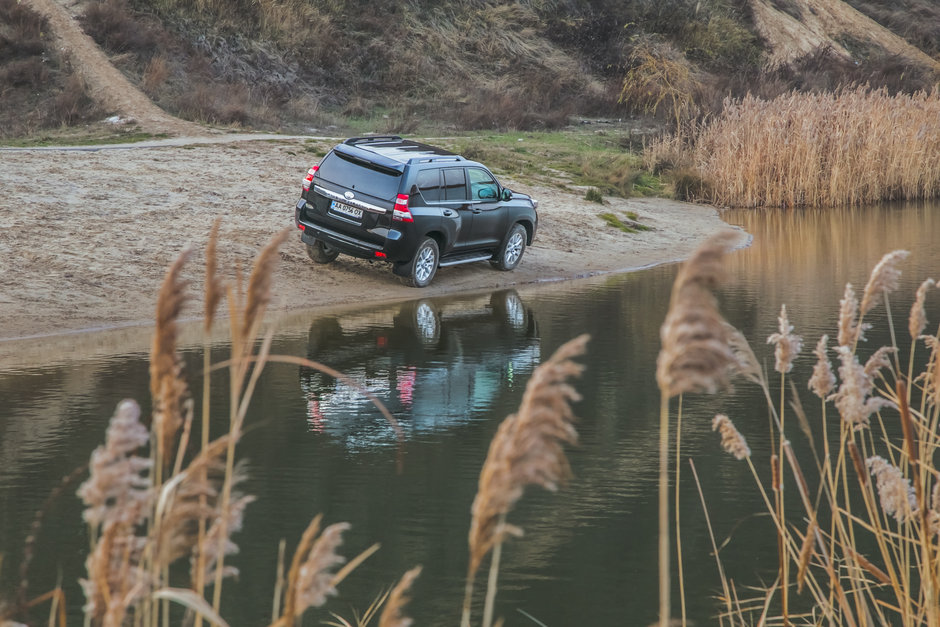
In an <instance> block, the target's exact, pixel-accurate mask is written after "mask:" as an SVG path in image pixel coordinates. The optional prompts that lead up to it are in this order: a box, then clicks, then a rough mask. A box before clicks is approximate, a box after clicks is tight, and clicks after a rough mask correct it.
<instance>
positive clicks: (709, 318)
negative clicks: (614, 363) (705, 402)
mask: <svg viewBox="0 0 940 627" xmlns="http://www.w3.org/2000/svg"><path fill="white" fill-rule="evenodd" d="M734 239H735V236H734V234H733V233H732V232H730V231H723V232H721V233H719V234H718V235H715V236H713V237H711V238H710V239H709V240H708V241H706V242H705V243H704V244H702V245H701V246H700V247H699V248H698V249H697V250H696V251H695V253H693V255H692V257H691V258H690V259H689V260H688V261H687V262H686V263H685V264H683V266H682V269H681V270H680V271H679V274H678V276H677V277H676V281H675V283H674V284H673V287H672V296H671V298H670V301H669V313H667V314H666V319H665V321H664V322H663V325H662V327H661V329H660V339H661V343H662V348H661V350H660V351H659V357H658V358H657V361H656V381H657V383H658V384H659V388H660V390H661V391H662V394H664V395H665V396H667V397H672V396H676V395H678V394H682V393H685V392H706V393H710V394H713V393H715V392H717V391H718V390H719V389H720V388H722V387H724V386H725V385H727V383H728V380H729V377H730V374H731V372H732V370H733V368H734V366H735V364H737V359H736V357H735V354H734V352H733V351H732V349H731V346H730V345H729V333H728V329H727V326H726V324H725V321H724V319H723V318H722V317H721V314H720V313H718V307H717V302H716V300H715V296H714V295H713V294H712V290H713V289H715V288H716V287H718V285H719V284H720V283H721V281H722V279H723V277H724V270H723V267H722V257H723V256H724V253H725V252H727V250H728V249H729V247H730V246H731V245H732V243H733V242H734Z"/></svg>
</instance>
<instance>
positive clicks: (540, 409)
mask: <svg viewBox="0 0 940 627" xmlns="http://www.w3.org/2000/svg"><path fill="white" fill-rule="evenodd" d="M218 232H219V223H218V221H217V222H216V223H215V224H214V225H213V227H212V230H211V232H210V235H209V239H208V244H207V248H206V274H205V277H206V280H205V286H206V288H205V289H206V292H205V294H204V306H203V314H204V323H203V330H204V331H205V333H206V337H208V336H209V333H210V332H211V330H212V326H213V323H214V321H215V319H216V310H217V309H218V308H219V306H220V304H221V302H222V301H223V300H225V301H227V304H228V314H229V327H230V340H231V346H232V349H231V355H230V358H229V359H227V360H225V361H223V362H220V363H214V364H213V363H211V361H210V351H209V350H208V345H206V346H204V348H205V360H204V362H203V372H202V376H203V381H204V387H203V398H202V403H201V408H200V410H199V412H200V413H201V416H199V417H198V418H199V419H197V411H196V409H195V403H194V402H193V398H192V395H191V392H190V388H189V386H188V384H187V382H186V379H185V376H184V374H185V373H184V372H183V367H182V360H181V358H180V355H179V354H178V352H177V340H178V319H179V316H180V314H181V313H182V312H183V311H184V308H185V307H186V304H187V303H188V301H189V300H190V294H189V293H188V292H187V282H186V281H185V280H183V278H182V277H183V269H184V266H185V265H186V263H187V262H188V261H189V259H190V258H191V257H192V251H190V250H186V251H184V252H183V253H182V254H181V255H180V256H179V258H178V259H177V260H176V261H175V262H174V263H173V264H172V265H171V266H170V268H169V269H168V271H167V274H166V277H165V279H164V281H163V283H162V286H161V287H160V290H159V294H158V299H157V307H156V325H155V329H154V333H153V341H152V344H151V354H150V392H151V396H152V402H151V404H152V407H153V410H152V414H151V415H150V416H149V417H148V416H145V415H142V411H141V408H140V405H139V404H138V403H137V402H136V401H135V400H131V399H125V400H123V401H121V402H120V403H118V405H117V407H116V409H115V411H114V414H113V416H112V417H111V419H110V421H109V425H108V428H107V431H106V434H105V443H104V444H102V445H101V446H99V447H98V448H96V449H95V451H94V452H93V453H92V454H91V459H90V462H89V464H88V466H87V467H82V468H79V469H77V470H76V472H74V473H72V474H71V475H69V477H66V478H65V479H64V480H63V483H62V486H63V487H60V488H59V489H57V490H56V491H55V492H54V493H53V495H51V496H50V499H52V498H55V497H58V496H59V495H60V494H61V493H62V491H63V489H64V486H68V485H70V484H71V483H72V481H73V480H76V479H77V478H78V477H80V476H82V475H85V474H87V475H88V476H87V479H85V481H84V482H82V483H81V485H80V487H79V488H78V491H77V495H78V497H79V498H80V499H81V501H82V502H83V504H84V510H83V518H84V521H85V523H86V524H87V526H88V532H89V533H88V535H89V554H88V557H87V560H86V562H85V565H86V571H87V572H86V574H85V577H84V578H81V579H80V580H79V581H80V584H81V587H82V589H83V591H84V594H85V605H84V608H83V609H84V614H85V624H86V625H91V626H102V627H119V626H121V625H134V626H135V627H168V626H169V625H170V624H171V620H172V622H173V623H174V624H178V623H179V621H180V619H181V616H182V613H181V611H180V610H177V609H174V608H172V605H173V604H176V605H179V606H181V607H182V608H183V610H184V611H185V612H186V614H187V616H186V618H185V619H184V620H185V622H186V624H195V625H196V626H197V627H199V626H200V625H203V624H211V625H218V626H226V625H227V624H228V623H227V622H226V620H225V619H224V618H223V616H222V603H221V602H222V597H223V587H224V585H225V581H226V580H227V579H228V578H230V577H233V576H235V575H237V574H238V568H237V567H236V566H235V564H234V563H233V562H234V560H233V559H231V558H232V556H233V555H234V554H235V553H237V552H238V545H237V542H236V540H237V534H238V532H239V531H240V530H241V528H242V523H243V519H244V513H245V511H246V509H247V508H248V507H249V506H250V505H251V503H252V502H253V501H254V500H255V499H254V497H253V496H252V495H250V494H245V493H244V492H243V491H242V490H241V486H242V485H243V483H244V480H245V478H246V471H245V469H244V465H243V464H242V463H240V462H238V461H237V460H236V455H235V452H236V445H237V444H238V441H239V439H240V438H241V436H242V434H243V433H244V432H245V429H246V425H245V418H246V414H247V409H248V405H249V403H250V402H251V400H252V396H253V394H254V391H255V387H256V384H257V382H258V379H259V376H260V374H261V372H262V370H263V368H264V367H265V366H266V364H268V363H271V362H280V363H286V364H292V365H300V366H304V367H308V368H313V369H317V370H321V371H323V372H324V373H326V374H328V375H330V376H333V377H336V378H340V379H343V380H344V381H346V382H347V383H348V384H351V386H353V387H356V388H359V390H360V392H361V393H362V394H363V395H364V396H366V397H367V398H368V399H369V400H371V401H372V402H373V403H374V404H375V405H376V406H377V408H378V409H379V411H380V412H381V413H382V414H383V415H384V416H385V418H386V419H387V420H388V421H389V422H390V423H391V425H392V427H393V428H394V429H395V431H396V432H397V433H398V435H399V436H401V430H400V427H399V426H398V424H397V422H396V421H395V418H394V417H393V416H392V415H391V413H389V411H388V410H387V409H386V408H385V407H384V406H383V405H382V403H381V401H380V400H379V399H378V398H376V397H375V396H374V395H372V394H371V393H370V392H368V390H366V389H364V388H362V387H361V386H359V385H358V384H357V383H356V382H355V381H353V380H351V379H350V378H349V377H347V376H346V375H344V374H342V373H340V372H338V371H335V370H333V369H332V368H330V367H328V366H326V365H324V364H319V363H317V362H314V361H311V360H308V359H303V358H299V357H295V356H290V355H272V354H270V353H269V349H270V345H271V340H272V337H273V335H272V332H271V331H268V332H267V333H266V334H264V335H262V333H261V331H262V328H263V321H264V314H265V311H266V309H267V306H268V303H269V302H270V299H271V288H272V276H273V271H274V266H275V265H276V263H277V259H278V249H279V247H280V246H281V244H282V243H283V242H284V240H285V239H286V236H287V234H288V232H289V231H287V230H285V231H282V232H281V233H278V234H277V235H276V236H275V237H274V238H273V239H272V240H271V242H270V243H269V244H268V245H267V246H266V247H265V248H264V249H263V250H261V251H260V252H259V254H258V255H257V258H256V259H255V262H254V264H253V267H252V270H251V272H250V274H249V277H248V280H247V284H246V283H245V281H244V280H243V277H242V273H241V271H240V270H239V269H238V268H236V271H235V276H234V277H230V278H228V279H224V278H223V277H222V276H221V275H220V273H219V267H218V260H217V257H216V250H217V244H218V242H217V239H218ZM587 339H588V338H587V336H581V337H579V338H576V339H574V340H572V341H570V342H568V343H567V344H565V345H563V346H562V347H561V348H559V349H558V351H557V352H556V353H555V354H554V355H553V356H552V357H551V358H550V359H548V360H547V361H546V362H545V363H544V364H542V365H541V366H539V367H538V368H537V369H536V370H535V371H534V372H533V375H532V379H531V380H530V382H529V384H528V385H527V387H526V391H525V394H524V396H523V400H522V404H521V406H520V408H519V411H518V413H515V414H512V415H510V416H509V417H507V418H506V419H505V420H504V421H503V423H502V424H501V426H500V428H499V430H498V432H497V434H496V436H495V437H494V438H493V442H492V444H491V446H490V451H489V455H488V457H487V459H486V462H485V463H484V464H483V469H482V472H481V476H480V489H479V493H478V494H477V497H476V499H475V501H474V503H473V515H472V521H471V528H470V535H469V560H468V561H469V564H470V566H469V569H468V576H467V585H466V601H465V604H464V607H463V609H462V611H463V614H462V618H461V620H462V622H463V624H464V625H470V611H471V608H472V605H473V604H472V601H473V581H474V576H475V574H476V572H477V570H478V569H479V568H480V566H481V564H482V562H483V561H484V560H485V558H486V557H487V556H488V555H492V559H491V567H490V573H489V579H488V585H487V591H486V607H485V611H484V616H483V618H482V620H481V623H482V625H484V627H489V626H490V625H492V624H493V618H494V614H495V608H494V599H495V594H496V583H497V576H498V571H499V561H500V560H499V553H500V549H501V546H502V544H503V542H504V541H505V540H506V538H507V537H508V536H511V535H521V529H519V528H518V527H515V526H512V525H509V524H508V523H507V522H506V516H507V515H508V514H509V512H510V511H511V510H512V509H513V507H514V505H515V504H516V502H517V501H518V500H519V499H520V498H521V497H522V495H523V492H524V490H525V489H526V487H527V486H529V485H540V486H542V487H543V488H545V489H548V490H556V489H557V487H558V486H559V485H560V484H561V483H563V482H564V481H566V480H567V479H568V478H569V475H570V469H569V466H568V461H567V458H566V456H565V452H564V446H565V445H566V444H574V443H576V442H577V432H576V431H575V429H574V426H573V423H574V420H575V417H574V414H573V412H572V409H571V405H570V403H571V402H573V401H576V400H578V399H579V398H580V397H579V396H578V394H577V392H576V391H575V390H574V388H573V387H571V385H570V384H569V383H568V381H569V379H571V378H573V377H577V376H578V375H579V374H580V373H581V371H582V369H583V367H582V366H581V365H579V364H577V363H576V362H575V361H574V358H576V357H578V356H579V355H581V354H582V353H583V352H584V349H585V344H586V343H587ZM215 371H227V373H228V375H229V376H228V378H229V381H228V387H229V400H230V403H229V416H228V419H229V420H228V427H227V429H226V430H225V431H224V432H223V433H210V424H211V423H212V421H211V420H210V414H211V412H212V411H213V408H212V407H211V406H210V403H209V399H210V394H209V392H210V388H209V379H210V374H211V373H213V372H215ZM191 441H192V442H193V444H192V445H191V444H190V442H191ZM197 442H198V444H197ZM400 463H401V462H400ZM44 511H45V508H44V509H43V511H40V512H39V513H38V514H37V517H36V523H35V524H34V527H33V535H31V536H30V539H28V541H27V542H28V544H29V546H28V550H27V551H26V554H27V557H26V558H25V559H24V564H23V566H22V567H21V573H22V574H23V580H22V582H21V585H20V588H19V590H18V591H17V592H18V594H17V601H16V602H15V603H14V604H12V605H11V606H9V607H6V606H4V607H0V625H10V624H20V623H18V622H16V623H14V622H9V621H13V620H14V619H15V620H17V621H26V622H32V621H34V620H35V618H36V616H37V612H38V611H39V610H38V608H39V607H40V606H43V605H46V604H48V606H49V609H48V613H47V616H46V617H45V618H44V619H43V620H44V621H47V622H48V623H49V624H50V625H53V624H56V625H59V626H60V627H64V626H65V625H66V618H67V614H66V610H65V599H64V593H63V591H62V589H61V587H57V588H56V589H54V590H52V591H49V592H46V593H44V594H40V595H38V596H36V597H34V598H30V596H29V585H28V580H27V578H26V573H27V571H28V567H29V562H30V559H31V557H30V556H31V555H32V553H33V552H34V551H35V550H36V548H37V547H35V546H33V544H34V538H35V536H36V532H37V531H38V527H39V525H41V522H42V516H43V514H44ZM349 528H350V524H349V523H346V522H339V523H334V524H331V525H328V526H324V524H323V519H322V516H316V517H314V519H313V520H312V521H311V522H310V524H309V525H308V527H307V529H306V531H305V532H304V534H303V536H302V537H301V538H300V540H299V542H298V543H297V546H296V547H295V549H294V552H293V557H292V558H291V559H290V561H289V566H288V565H287V560H286V555H287V553H286V543H285V542H284V541H282V542H281V545H280V550H279V559H278V567H277V571H276V572H274V573H272V574H271V576H272V580H273V581H274V582H275V592H274V599H273V603H272V612H271V620H270V623H269V627H294V626H295V625H300V624H302V623H303V617H304V615H305V614H306V613H307V612H308V611H310V610H314V609H316V608H322V607H323V606H324V604H325V603H326V602H327V600H328V599H329V598H330V597H332V596H336V595H337V594H338V586H339V584H340V583H341V582H342V581H343V580H344V579H345V578H346V577H347V576H348V575H349V574H350V573H352V572H353V571H354V570H355V569H356V568H357V567H358V566H359V565H360V564H361V563H362V562H363V561H365V560H366V559H368V558H369V557H370V556H371V555H372V554H373V553H374V552H375V551H377V550H378V549H379V546H378V545H377V544H375V545H373V546H371V547H369V548H367V549H365V550H364V551H362V552H360V553H359V554H358V555H357V556H356V557H354V558H352V559H350V560H348V561H347V558H346V557H345V556H344V555H343V554H342V553H341V552H340V547H341V545H342V543H343V534H344V533H345V532H346V531H347V530H348V529H349ZM0 557H2V556H0ZM187 566H188V567H187ZM285 567H286V568H285ZM420 573H421V567H420V566H417V567H414V568H412V569H411V570H408V571H407V572H405V574H404V575H403V576H402V577H401V579H400V580H399V581H398V582H397V583H396V584H395V585H394V586H391V587H390V588H389V589H388V590H387V592H384V593H383V594H380V595H379V596H378V597H377V598H376V599H375V601H374V602H373V603H372V605H371V606H370V607H369V608H367V609H366V611H365V612H363V613H361V614H359V613H357V614H356V616H355V619H354V620H352V621H350V620H347V619H344V618H342V617H340V616H339V615H337V614H335V613H333V614H331V616H332V619H331V620H324V621H323V622H324V623H325V624H330V625H338V626H340V627H362V626H364V625H368V624H370V622H371V621H372V619H373V618H376V617H377V618H378V626H379V627H408V625H411V624H413V621H412V619H411V618H410V617H409V616H408V615H407V611H406V606H407V605H408V603H409V601H410V598H409V596H408V594H409V591H410V589H411V587H412V585H413V583H414V582H415V580H416V579H417V578H418V576H419V575H420ZM454 610H455V611H454V619H455V620H454V622H455V623H456V622H457V620H456V619H457V618H458V616H460V614H459V612H460V608H454ZM171 617H172V618H171ZM324 618H326V617H324Z"/></svg>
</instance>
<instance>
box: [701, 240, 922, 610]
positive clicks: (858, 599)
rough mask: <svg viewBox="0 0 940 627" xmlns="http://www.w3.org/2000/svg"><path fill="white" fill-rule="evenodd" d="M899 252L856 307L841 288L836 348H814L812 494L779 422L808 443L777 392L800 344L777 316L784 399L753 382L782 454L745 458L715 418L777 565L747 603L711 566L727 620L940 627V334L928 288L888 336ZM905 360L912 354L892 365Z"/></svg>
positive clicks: (801, 421) (884, 263) (739, 439)
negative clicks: (792, 505) (878, 335)
mask: <svg viewBox="0 0 940 627" xmlns="http://www.w3.org/2000/svg"><path fill="white" fill-rule="evenodd" d="M906 256H907V254H906V252H905V251H894V252H891V253H888V254H886V255H885V256H884V257H883V258H882V260H881V262H879V263H878V264H877V265H876V266H875V268H874V269H873V270H872V273H871V276H870V278H869V281H868V283H867V285H866V286H865V289H864V291H863V293H862V298H861V300H859V299H858V298H857V297H856V296H855V290H854V289H853V288H852V287H851V286H850V285H848V286H846V290H845V294H844V297H843V299H842V301H841V303H840V307H839V310H838V311H836V312H833V313H834V314H835V323H836V328H837V330H838V341H837V346H836V347H835V348H834V349H831V348H830V347H829V338H828V336H826V335H824V336H822V337H821V338H820V339H819V341H818V342H817V343H816V348H815V351H814V354H815V356H816V363H815V365H814V367H813V368H812V372H811V373H807V374H809V375H811V376H807V377H806V378H805V381H806V383H805V385H807V387H808V388H809V389H810V390H811V391H812V392H813V393H814V394H815V395H816V396H817V397H818V398H819V402H820V404H821V405H820V407H821V411H820V415H821V419H822V425H821V427H822V428H821V431H822V434H823V440H822V441H823V446H822V450H821V451H820V450H817V447H816V445H815V443H814V442H813V441H812V439H811V442H810V443H811V445H812V446H811V452H812V454H811V457H812V459H810V460H809V466H810V467H814V468H815V469H816V470H817V471H818V479H817V482H818V483H817V485H811V483H810V480H809V479H808V477H807V475H806V474H805V473H804V472H803V466H804V464H805V463H806V462H805V460H804V462H801V461H800V460H799V458H798V456H797V453H796V452H795V451H794V449H793V447H792V446H791V444H790V436H791V435H792V432H793V428H794V427H792V426H789V425H788V423H787V422H786V421H785V420H784V418H783V416H784V407H785V406H790V407H792V408H793V412H794V413H795V414H796V417H797V418H798V420H797V428H799V429H800V430H801V431H802V432H803V433H805V434H807V435H808V437H810V438H812V435H811V429H810V425H809V423H808V422H807V418H806V415H805V413H804V412H802V410H801V408H800V404H799V402H798V399H796V397H795V390H793V389H792V386H791V390H790V391H791V392H792V393H793V399H791V402H790V403H788V402H787V398H786V394H785V393H786V392H787V391H788V388H787V387H786V385H785V383H784V379H783V377H784V375H786V376H788V377H791V378H792V377H796V376H798V375H800V374H801V373H794V372H791V368H792V366H793V362H792V355H793V354H795V352H797V351H798V350H799V348H800V345H801V343H802V338H800V337H799V336H798V335H796V334H795V333H794V329H793V327H792V325H790V324H789V321H788V319H787V317H786V309H785V308H782V309H781V316H780V319H779V323H780V331H779V333H775V334H773V335H772V336H771V337H770V338H768V341H769V342H771V343H774V344H776V347H777V367H776V370H777V371H778V372H780V374H781V380H780V390H779V391H780V398H779V400H777V401H774V400H772V395H771V394H770V390H771V389H772V387H773V386H772V385H769V384H768V382H767V381H766V380H765V379H764V378H763V377H759V378H757V379H754V378H751V377H748V379H749V380H751V381H753V382H754V383H757V384H758V385H760V386H761V387H762V388H763V390H764V393H765V397H766V399H767V404H768V410H769V413H770V414H771V415H772V416H774V417H775V420H774V421H773V423H772V434H771V437H772V438H775V439H779V446H773V447H772V448H771V451H773V454H772V455H771V459H770V460H754V459H753V456H752V452H751V449H750V448H749V447H748V445H747V442H746V440H745V436H744V435H743V434H742V433H741V432H739V431H738V429H737V428H735V426H734V424H733V422H732V421H731V419H730V418H729V417H728V416H725V415H719V416H716V417H715V419H714V421H713V429H715V430H716V431H718V432H719V433H720V435H721V446H722V448H723V449H724V450H725V451H727V452H728V453H730V454H732V455H733V456H734V457H735V458H736V459H738V460H744V461H745V462H746V463H747V464H748V466H749V468H750V470H751V473H752V475H753V477H754V481H755V483H756V485H757V487H758V489H759V492H760V494H761V496H762V501H763V502H762V509H765V510H766V511H765V512H764V513H765V514H766V515H768V516H769V517H770V519H771V520H772V522H773V525H774V528H775V530H776V532H777V542H778V546H779V550H780V554H781V558H782V559H783V560H784V563H785V565H786V568H782V569H781V573H780V575H779V577H778V578H777V580H776V581H774V582H770V583H767V584H764V585H763V586H762V587H761V589H762V590H763V592H762V593H761V594H760V595H759V596H756V597H754V596H750V595H748V594H747V593H746V592H744V591H743V590H738V589H736V588H735V582H733V581H729V580H728V579H727V577H726V576H725V574H724V571H723V569H722V567H721V562H720V559H719V560H718V570H719V575H720V577H721V579H722V585H723V596H724V604H725V610H724V612H723V613H722V614H721V618H720V620H721V623H722V624H729V625H742V624H770V623H774V624H784V625H786V624H791V625H852V626H855V625H859V626H860V625H884V626H887V625H903V626H905V627H907V626H920V625H927V626H933V625H937V624H938V621H940V596H938V591H940V587H938V585H940V583H938V582H940V522H938V521H940V469H938V466H937V463H936V460H937V453H938V451H940V434H938V426H940V398H938V397H937V395H936V390H937V389H938V388H940V386H938V384H937V381H938V380H940V378H938V374H937V373H938V369H937V367H936V364H937V363H940V329H937V330H935V331H934V332H932V333H929V334H927V335H923V333H924V330H925V329H926V328H927V325H928V324H929V323H928V321H927V320H926V315H925V309H924V303H925V300H926V298H927V296H928V292H929V291H932V290H933V289H935V287H936V286H935V282H934V281H933V280H932V279H928V280H926V281H924V282H923V283H922V284H921V286H920V288H919V289H918V290H917V294H916V298H915V299H914V304H913V306H912V308H911V310H910V313H909V315H908V320H907V325H906V331H907V333H906V334H905V333H903V331H901V332H899V330H897V329H895V328H894V323H893V317H892V315H891V311H890V298H889V295H890V294H891V293H892V292H894V291H896V290H897V288H898V279H899V276H900V273H901V270H902V267H903V262H904V260H905V258H906ZM882 306H884V307H886V308H888V316H887V324H888V327H889V329H888V330H889V331H890V337H891V338H892V340H891V344H889V345H886V346H882V347H879V348H877V349H873V350H872V349H866V350H865V355H867V357H866V356H865V355H862V354H860V352H859V350H858V347H859V341H860V340H861V339H863V336H864V333H865V331H866V330H867V329H869V328H870V323H868V322H866V321H865V318H866V316H867V315H868V314H870V312H871V311H872V310H873V309H875V308H877V307H882ZM869 317H870V316H869ZM902 336H903V338H902ZM924 349H926V353H925V355H924V354H922V359H921V361H924V362H925V363H926V366H925V367H924V368H923V369H922V370H921V371H920V372H917V371H916V370H915V368H914V364H915V363H916V361H915V359H914V354H915V352H918V351H923V350H924ZM905 352H906V353H907V356H908V359H906V360H902V359H900V358H899V357H900V356H904V353H905ZM833 356H834V357H835V358H836V363H837V364H838V367H837V368H834V366H833V361H832V357H833ZM924 356H925V357H926V359H924V358H923V357H924ZM902 364H906V365H905V366H902ZM836 371H837V372H838V376H836ZM891 434H898V435H896V436H895V435H891ZM749 437H750V438H753V437H754V436H753V435H751V436H749ZM767 462H770V464H771V465H772V467H773V473H772V485H771V486H768V485H765V483H764V480H763V479H761V477H760V476H759V474H758V473H757V472H756V470H755V466H754V464H755V463H758V464H761V463H767ZM784 487H786V489H787V490H795V492H796V493H797V494H798V495H799V497H800V498H799V503H800V507H799V508H798V511H789V510H784V508H783V507H782V504H781V502H780V498H779V497H777V498H775V499H774V500H773V501H772V500H771V498H769V496H768V494H769V491H770V490H769V489H768V488H772V490H773V491H774V493H775V494H776V493H777V492H778V491H779V492H780V493H782V491H783V490H784ZM703 504H704V502H703ZM706 515H707V512H706ZM788 571H789V574H788Z"/></svg>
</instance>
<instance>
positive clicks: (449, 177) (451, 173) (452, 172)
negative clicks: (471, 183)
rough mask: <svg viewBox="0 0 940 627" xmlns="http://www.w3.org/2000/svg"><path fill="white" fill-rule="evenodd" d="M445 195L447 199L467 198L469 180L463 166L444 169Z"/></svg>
mask: <svg viewBox="0 0 940 627" xmlns="http://www.w3.org/2000/svg"><path fill="white" fill-rule="evenodd" d="M444 196H445V199H446V200H467V181H466V177H465V176H464V172H463V168H446V169H445V170H444Z"/></svg>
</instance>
